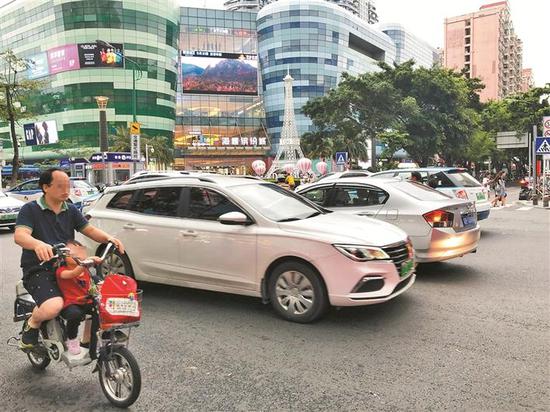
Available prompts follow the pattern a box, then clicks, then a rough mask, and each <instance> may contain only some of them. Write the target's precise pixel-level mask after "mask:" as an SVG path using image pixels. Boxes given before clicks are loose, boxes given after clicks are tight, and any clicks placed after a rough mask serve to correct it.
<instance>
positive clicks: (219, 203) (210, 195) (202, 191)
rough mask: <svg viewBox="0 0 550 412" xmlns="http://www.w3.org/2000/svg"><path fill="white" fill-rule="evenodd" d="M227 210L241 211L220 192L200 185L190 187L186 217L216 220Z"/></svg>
mask: <svg viewBox="0 0 550 412" xmlns="http://www.w3.org/2000/svg"><path fill="white" fill-rule="evenodd" d="M229 212H241V213H243V211H242V210H241V209H240V208H239V207H238V206H237V205H235V204H234V203H233V202H231V201H230V200H229V199H228V198H227V197H225V196H224V195H222V194H221V193H218V192H216V191H214V190H210V189H206V188H202V187H192V188H191V191H190V194H189V209H188V211H187V217H188V218H191V219H204V220H218V218H219V217H220V216H221V215H223V214H225V213H229Z"/></svg>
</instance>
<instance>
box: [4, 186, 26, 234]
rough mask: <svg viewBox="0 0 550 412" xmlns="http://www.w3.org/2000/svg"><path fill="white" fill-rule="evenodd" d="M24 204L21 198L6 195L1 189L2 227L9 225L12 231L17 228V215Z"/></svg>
mask: <svg viewBox="0 0 550 412" xmlns="http://www.w3.org/2000/svg"><path fill="white" fill-rule="evenodd" d="M24 204H25V203H24V202H21V201H20V200H17V199H14V198H11V197H9V196H6V194H4V192H2V191H1V190H0V227H7V228H9V229H10V230H11V231H13V230H15V221H16V219H17V215H18V214H19V210H21V207H22V206H23V205H24Z"/></svg>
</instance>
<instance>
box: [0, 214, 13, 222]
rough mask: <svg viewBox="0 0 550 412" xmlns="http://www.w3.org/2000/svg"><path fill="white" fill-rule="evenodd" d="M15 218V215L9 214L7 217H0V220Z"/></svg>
mask: <svg viewBox="0 0 550 412" xmlns="http://www.w3.org/2000/svg"><path fill="white" fill-rule="evenodd" d="M16 217H17V213H10V214H9V215H0V220H12V219H15V218H16Z"/></svg>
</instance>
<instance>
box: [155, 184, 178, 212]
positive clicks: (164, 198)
mask: <svg viewBox="0 0 550 412" xmlns="http://www.w3.org/2000/svg"><path fill="white" fill-rule="evenodd" d="M180 195H181V188H180V187H163V188H160V189H158V192H157V194H156V197H155V199H154V201H153V207H152V209H151V211H150V212H149V213H150V214H152V215H158V216H178V208H179V205H180Z"/></svg>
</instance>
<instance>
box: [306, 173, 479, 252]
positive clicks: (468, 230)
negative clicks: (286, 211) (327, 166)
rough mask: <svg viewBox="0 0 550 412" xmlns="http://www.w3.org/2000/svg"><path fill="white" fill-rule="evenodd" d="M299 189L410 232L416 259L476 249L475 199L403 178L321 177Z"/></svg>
mask: <svg viewBox="0 0 550 412" xmlns="http://www.w3.org/2000/svg"><path fill="white" fill-rule="evenodd" d="M297 192H298V193H299V194H300V195H302V196H304V197H306V198H307V199H309V200H311V201H313V202H315V203H317V204H318V205H319V206H322V207H325V208H328V209H330V210H334V211H338V212H339V213H340V212H344V213H349V214H356V215H360V216H369V217H374V218H377V219H380V220H383V221H386V222H389V223H392V224H394V225H396V226H398V227H400V228H401V229H403V230H404V231H405V232H407V234H408V235H409V237H410V239H411V241H412V244H413V247H414V250H415V254H416V260H417V262H438V261H443V260H447V259H452V258H455V257H458V256H463V255H465V254H467V253H470V252H473V251H475V250H476V249H477V245H478V242H479V237H480V228H479V225H478V223H477V218H476V210H475V207H474V204H473V202H471V201H466V200H462V199H456V198H452V197H449V196H447V195H445V194H443V193H440V192H438V191H436V190H433V189H431V188H430V187H427V186H425V185H422V184H418V183H412V182H408V181H402V180H400V179H395V178H390V179H374V178H372V177H367V178H361V177H357V178H348V179H341V180H338V181H336V182H324V181H320V182H317V183H313V184H311V185H308V186H307V187H305V188H303V189H302V188H298V189H297Z"/></svg>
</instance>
